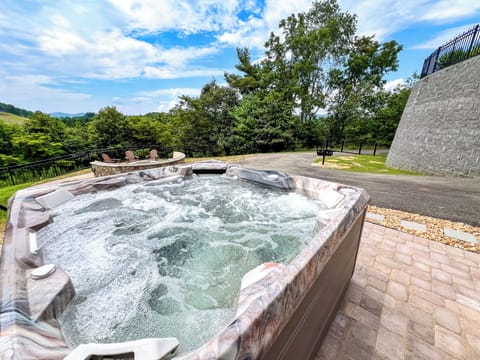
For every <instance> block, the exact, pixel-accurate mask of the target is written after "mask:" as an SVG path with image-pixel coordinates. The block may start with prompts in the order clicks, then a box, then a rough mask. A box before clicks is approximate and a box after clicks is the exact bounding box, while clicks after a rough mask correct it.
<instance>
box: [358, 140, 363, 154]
mask: <svg viewBox="0 0 480 360" xmlns="http://www.w3.org/2000/svg"><path fill="white" fill-rule="evenodd" d="M361 154H362V143H360V147H359V148H358V155H361Z"/></svg>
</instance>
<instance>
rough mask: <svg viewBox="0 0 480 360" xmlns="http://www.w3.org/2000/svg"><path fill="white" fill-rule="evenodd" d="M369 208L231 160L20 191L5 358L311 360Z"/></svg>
mask: <svg viewBox="0 0 480 360" xmlns="http://www.w3.org/2000/svg"><path fill="white" fill-rule="evenodd" d="M368 200H369V196H368V195H367V194H366V192H365V191H364V190H362V189H359V188H355V187H351V186H346V185H341V184H336V183H331V182H326V181H322V180H319V179H313V178H306V177H302V176H296V175H288V174H285V173H281V172H275V171H260V170H255V169H247V168H243V167H240V166H237V165H232V164H228V163H224V162H217V161H207V162H200V163H196V164H192V165H188V166H171V167H165V168H158V169H149V170H144V171H139V172H132V173H128V174H118V175H114V176H109V177H103V178H95V179H88V180H82V181H73V182H72V181H70V182H63V183H57V184H55V185H52V184H45V185H40V186H36V187H31V188H29V189H25V190H22V191H20V192H18V193H17V194H16V195H15V197H14V198H12V199H11V200H10V203H9V213H8V223H7V228H6V233H5V240H4V245H3V248H2V256H1V263H0V272H1V320H0V329H1V337H0V353H1V354H2V359H63V358H65V357H66V358H67V359H88V358H90V357H91V356H99V358H101V356H105V357H108V358H111V357H112V356H120V357H121V358H122V359H124V358H133V357H135V359H160V358H169V359H170V358H175V359H177V358H178V359H180V358H181V359H213V358H222V359H246V358H248V359H293V358H298V359H309V358H313V357H314V356H315V354H316V353H317V352H318V349H319V347H320V345H321V341H322V339H323V337H324V336H325V334H326V332H327V331H328V328H329V325H330V322H331V321H332V319H333V317H334V316H335V313H336V311H337V309H338V306H339V305H340V303H341V301H342V298H343V294H344V292H345V290H346V289H347V287H348V284H349V281H350V278H351V276H352V274H353V270H354V266H355V260H356V255H357V251H358V246H359V241H360V236H361V231H362V227H363V221H364V216H365V211H366V206H367V203H368ZM96 358H97V357H96Z"/></svg>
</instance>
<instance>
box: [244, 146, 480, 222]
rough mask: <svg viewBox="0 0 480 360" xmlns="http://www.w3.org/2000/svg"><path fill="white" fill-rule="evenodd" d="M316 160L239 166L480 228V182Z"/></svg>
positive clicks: (304, 155)
mask: <svg viewBox="0 0 480 360" xmlns="http://www.w3.org/2000/svg"><path fill="white" fill-rule="evenodd" d="M316 158H317V155H316V153H314V152H299V153H274V154H258V155H256V156H254V157H251V158H247V159H245V160H242V161H240V163H241V164H242V165H243V166H245V167H254V168H257V169H264V170H279V171H284V172H288V173H291V174H297V175H304V176H310V177H314V178H319V179H324V180H328V181H334V182H339V183H343V184H347V185H352V186H358V187H361V188H364V189H365V190H367V192H368V193H369V194H370V196H371V197H372V199H371V202H370V203H371V204H372V205H375V206H379V207H383V208H389V209H396V210H402V211H407V212H411V213H416V214H420V215H426V216H431V217H434V218H440V219H447V220H451V221H455V222H463V223H466V224H469V225H473V226H480V179H465V178H458V177H444V176H414V175H381V174H368V173H355V172H348V171H339V170H331V169H322V168H321V167H320V166H316V165H313V161H314V160H315V159H316Z"/></svg>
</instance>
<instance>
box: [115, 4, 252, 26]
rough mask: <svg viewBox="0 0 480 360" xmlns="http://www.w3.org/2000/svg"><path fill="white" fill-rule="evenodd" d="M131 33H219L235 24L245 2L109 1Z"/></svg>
mask: <svg viewBox="0 0 480 360" xmlns="http://www.w3.org/2000/svg"><path fill="white" fill-rule="evenodd" d="M110 3H111V4H112V5H113V6H114V7H116V8H117V9H118V10H119V11H120V12H122V13H123V14H124V16H125V18H126V19H127V22H128V25H129V27H130V28H131V29H135V30H143V31H147V32H158V31H164V30H170V29H175V30H181V31H183V32H184V33H187V34H188V33H197V32H199V31H220V30H222V29H226V28H230V27H231V26H232V25H233V24H234V23H235V22H236V15H237V12H238V11H240V9H242V8H243V5H244V4H245V2H243V1H240V2H239V1H235V0H197V1H195V0H193V1H186V0H185V1H178V0H162V1H149V0H110ZM247 5H249V6H250V7H251V4H250V1H247Z"/></svg>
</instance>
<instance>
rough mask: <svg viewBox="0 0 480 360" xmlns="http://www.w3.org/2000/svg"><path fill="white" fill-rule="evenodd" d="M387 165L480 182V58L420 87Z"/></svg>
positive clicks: (411, 99) (433, 76)
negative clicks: (466, 177)
mask: <svg viewBox="0 0 480 360" xmlns="http://www.w3.org/2000/svg"><path fill="white" fill-rule="evenodd" d="M386 164H387V166H390V167H394V168H399V169H405V170H414V171H420V172H423V173H427V174H450V175H455V176H473V177H477V176H480V56H477V57H474V58H471V59H468V60H465V61H463V62H461V63H458V64H456V65H452V66H450V67H448V68H445V69H443V70H440V71H438V72H435V73H433V74H431V75H429V76H427V77H425V78H423V79H422V80H419V81H418V82H417V83H416V84H415V86H414V87H413V89H412V93H411V94H410V97H409V99H408V102H407V105H406V107H405V111H404V112H403V115H402V119H401V120H400V124H399V126H398V128H397V132H396V134H395V139H394V140H393V143H392V146H391V148H390V152H389V154H388V157H387V162H386Z"/></svg>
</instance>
